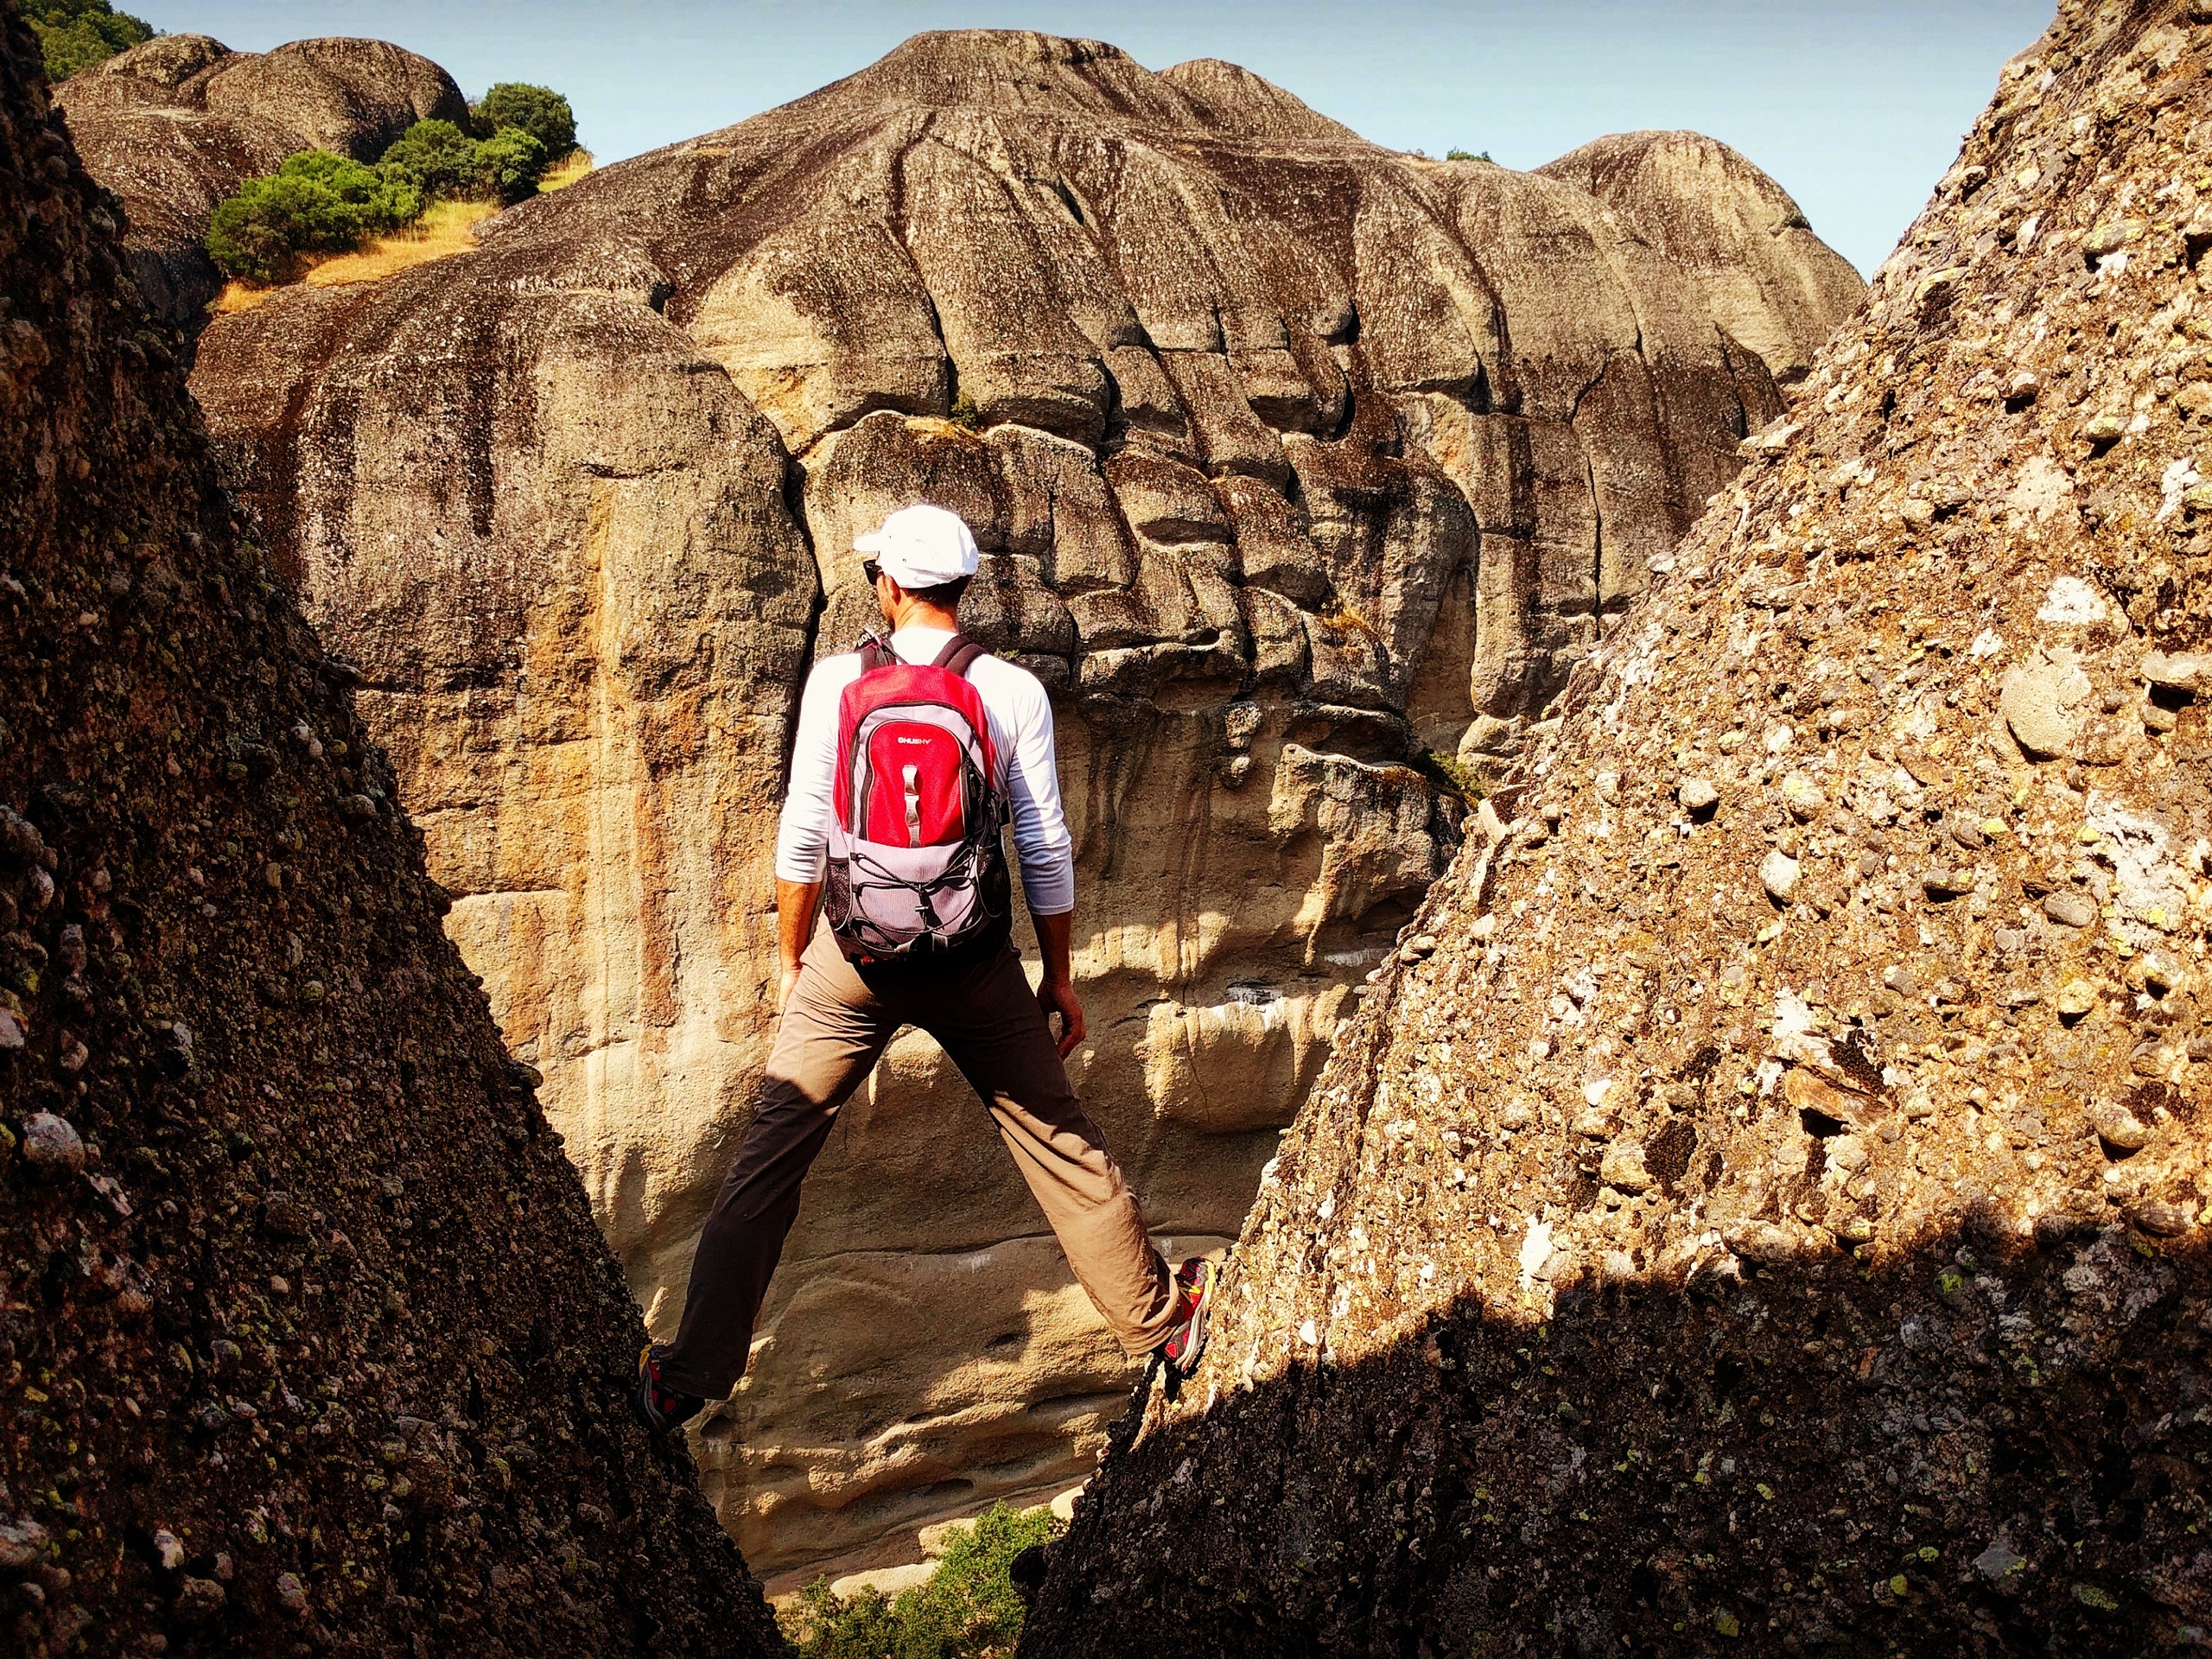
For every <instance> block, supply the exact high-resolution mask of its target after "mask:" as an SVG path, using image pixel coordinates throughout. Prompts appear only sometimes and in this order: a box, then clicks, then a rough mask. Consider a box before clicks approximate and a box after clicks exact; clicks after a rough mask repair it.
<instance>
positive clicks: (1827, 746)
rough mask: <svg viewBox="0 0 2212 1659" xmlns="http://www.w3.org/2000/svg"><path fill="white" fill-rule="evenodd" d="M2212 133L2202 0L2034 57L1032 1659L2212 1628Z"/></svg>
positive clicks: (1643, 664)
mask: <svg viewBox="0 0 2212 1659" xmlns="http://www.w3.org/2000/svg"><path fill="white" fill-rule="evenodd" d="M2208 119H2212V17H2208V14H2207V13H2206V11H2205V9H2203V8H2202V7H2194V6H2192V7H2187V8H2184V7H2182V6H2178V5H2172V4H2103V5H2091V4H2074V3H2069V4H2067V5H2065V6H2063V8H2062V9H2061V10H2060V12H2059V15H2058V18H2057V20H2056V22H2055V23H2054V24H2053V25H2052V27H2051V29H2050V31H2049V32H2048V33H2047V34H2046V35H2044V38H2043V39H2042V40H2040V41H2037V43H2036V44H2035V46H2033V47H2032V48H2031V49H2030V50H2028V51H2027V52H2025V53H2024V54H2022V55H2021V56H2020V57H2019V58H2018V59H2016V60H2014V61H2013V62H2012V63H2011V64H2009V65H2008V66H2007V67H2005V71H2004V73H2003V76H2002V79H2001V80H2000V83H1999V90H1998V95H1997V98H1996V100H1995V102H1994V103H1993V104H1992V105H1991V106H1990V108H1989V110H1988V111H1987V112H1986V114H1985V115H1984V116H1983V117H1982V118H1981V119H1980V122H1979V123H1977V124H1976V125H1975V127H1974V130H1973V131H1972V132H1971V133H1970V134H1969V136H1968V137H1967V141H1966V145H1965V149H1964V152H1963V154H1962V155H1961V156H1960V158H1959V160H1958V162H1957V164H1956V165H1955V167H1954V168H1952V169H1951V170H1950V171H1949V172H1948V174H1947V175H1945V177H1944V179H1943V180H1942V183H1941V184H1940V185H1939V186H1938V187H1937V189H1936V194H1935V197H1934V199H1933V200H1931V202H1930V203H1929V207H1928V208H1927V209H1926V211H1925V212H1924V213H1923V215H1922V217H1921V219H1920V220H1919V221H1918V223H1917V224H1916V225H1915V226H1914V227H1913V228H1912V230H1911V231H1910V232H1909V233H1908V234H1907V236H1906V237H1905V238H1904V242H1903V243H1902V244H1901V245H1899V247H1898V249H1897V252H1896V253H1895V254H1894V256H1893V257H1891V259H1890V261H1889V262H1888V263H1887V264H1885V266H1884V267H1883V269H1882V270H1881V271H1880V273H1878V276H1877V277H1876V280H1875V282H1874V283H1873V286H1872V292H1871V294H1870V296H1869V299H1868V303H1867V305H1866V308H1865V310H1864V311H1863V312H1862V313H1861V314H1860V315H1859V317H1858V319H1857V320H1856V321H1853V322H1852V323H1851V324H1850V325H1848V326H1847V327H1845V328H1844V329H1843V330H1842V331H1841V333H1840V334H1838V336H1837V337H1836V338H1835V339H1834V340H1832V341H1831V342H1830V343H1829V344H1828V345H1827V346H1826V347H1825V348H1824V349H1823V351H1822V352H1821V354H1820V357H1819V359H1818V361H1817V363H1816V365H1815V368H1814V370H1813V372H1812V373H1811V375H1810V377H1809V378H1808V380H1807V381H1806V383H1805V385H1804V386H1803V388H1802V391H1801V392H1800V393H1799V395H1798V397H1797V400H1796V404H1795V405H1794V407H1793V412H1792V419H1791V421H1790V423H1789V424H1787V425H1785V426H1783V427H1780V428H1777V429H1776V433H1775V435H1773V436H1772V437H1771V438H1770V439H1762V440H1761V441H1760V442H1758V443H1757V444H1755V445H1754V446H1753V448H1754V451H1755V453H1756V454H1758V457H1759V458H1758V460H1756V461H1754V462H1753V464H1752V465H1751V467H1750V468H1749V469H1748V471H1747V472H1746V473H1745V475H1744V476H1743V477H1742V478H1740V479H1739V480H1738V481H1737V482H1736V483H1735V484H1734V485H1733V486H1731V487H1730V488H1729V489H1727V490H1726V491H1725V492H1724V493H1722V494H1721V496H1720V499H1719V500H1717V501H1716V502H1715V503H1714V504H1713V506H1712V508H1711V510H1710V511H1709V512H1707V515H1706V516H1705V517H1704V518H1702V519H1701V520H1700V523H1699V524H1698V525H1697V526H1696V528H1695V529H1694V530H1693V531H1691V532H1690V534H1689V536H1688V538H1687V539H1686V541H1685V542H1684V543H1683V545H1682V548H1681V550H1680V551H1679V552H1678V553H1677V554H1676V555H1675V566H1676V569H1675V572H1674V573H1673V574H1672V575H1670V576H1669V577H1668V578H1667V579H1666V580H1664V581H1663V582H1661V583H1659V584H1657V585H1656V587H1655V588H1654V590H1653V591H1652V592H1651V593H1649V594H1647V595H1645V596H1644V597H1643V598H1642V599H1640V600H1638V601H1637V602H1635V603H1634V604H1632V605H1631V606H1630V607H1629V609H1628V611H1627V613H1626V615H1625V616H1624V619H1623V620H1622V621H1621V623H1620V624H1619V626H1618V627H1616V628H1614V629H1611V631H1609V632H1607V634H1606V636H1605V639H1604V640H1603V641H1602V643H1601V644H1600V645H1599V647H1598V649H1597V650H1596V651H1595V652H1593V653H1592V657H1591V658H1590V660H1589V661H1587V662H1586V663H1585V664H1582V665H1581V666H1580V667H1579V668H1578V669H1577V670H1576V671H1574V673H1573V676H1572V677H1571V678H1570V679H1569V681H1568V683H1567V689H1566V690H1565V692H1564V693H1563V694H1562V696H1560V699H1559V702H1558V704H1557V709H1558V720H1559V724H1558V727H1557V729H1556V731H1555V732H1554V733H1552V734H1547V735H1545V736H1543V737H1542V738H1541V739H1540V740H1539V741H1537V742H1535V744H1533V745H1532V746H1531V747H1530V748H1529V751H1528V753H1526V754H1524V755H1523V757H1522V759H1521V760H1520V761H1519V763H1518V765H1517V766H1516V770H1515V771H1514V772H1512V774H1511V775H1510V783H1509V787H1508V788H1505V789H1501V790H1500V791H1498V794H1499V795H1500V796H1505V797H1507V798H1510V800H1511V802H1512V803H1513V805H1512V807H1511V808H1510V810H1508V811H1505V812H1503V813H1493V814H1491V823H1489V825H1488V826H1487V833H1486V834H1485V835H1484V836H1481V837H1479V838H1475V839H1471V840H1470V842H1469V843H1468V844H1467V846H1465V848H1464V849H1462V850H1461V852H1460V853H1459V856H1458V860H1457V861H1456V863H1455V866H1454V868H1453V869H1452V872H1451V873H1450V874H1447V875H1446V878H1445V879H1444V880H1441V881H1440V883H1439V884H1438V885H1437V887H1436V888H1435V889H1434V890H1433V892H1432V893H1430V895H1429V896H1428V898H1427V900H1426V901H1425V902H1424V904H1423V906H1422V907H1421V912H1420V913H1419V915H1418V916H1417V917H1416V918H1415V920H1414V925H1415V926H1416V927H1417V928H1418V929H1419V930H1420V931H1421V932H1423V933H1424V934H1427V935H1430V936H1433V938H1434V939H1435V940H1436V941H1437V949H1436V950H1435V951H1434V952H1433V954H1431V955H1428V956H1426V957H1423V958H1421V960H1420V961H1418V962H1412V963H1393V964H1391V965H1389V966H1388V967H1386V968H1385V969H1384V972H1383V976H1382V977H1381V979H1380V980H1378V982H1377V983H1376V988H1375V990H1374V992H1373V993H1372V994H1371V995H1370V997H1369V998H1368V1000H1367V1004H1366V1007H1365V1008H1364V1009H1363V1012H1362V1014H1360V1016H1359V1017H1358V1018H1357V1020H1355V1021H1353V1022H1352V1024H1351V1027H1350V1028H1349V1029H1348V1030H1347V1031H1346V1032H1344V1033H1342V1034H1341V1035H1340V1036H1339V1039H1338V1042H1337V1044H1336V1046H1335V1048H1334V1051H1333V1052H1332V1057H1331V1058H1330V1061H1329V1063H1328V1065H1327V1066H1326V1067H1325V1069H1324V1071H1323V1073H1322V1076H1321V1078H1320V1080H1319V1083H1318V1084H1316V1086H1315V1088H1314V1090H1313V1094H1312V1096H1311V1097H1310V1098H1309V1100H1308V1102H1307V1103H1306V1108H1305V1109H1304V1111H1303V1112H1302V1113H1301V1114H1300V1118H1299V1121H1298V1122H1297V1123H1296V1124H1295V1125H1294V1127H1293V1128H1292V1129H1291V1130H1290V1131H1289V1132H1288V1133H1287V1135H1285V1136H1284V1139H1283V1142H1282V1147H1281V1155H1280V1158H1279V1160H1278V1161H1277V1163H1276V1164H1275V1165H1274V1166H1273V1168H1272V1170H1271V1171H1270V1173H1269V1174H1268V1179H1266V1180H1265V1181H1264V1182H1263V1183H1262V1191H1261V1196H1260V1198H1259V1201H1258V1203H1257V1204H1256V1205H1255V1208H1254V1211H1253V1212H1252V1215H1251V1217H1249V1220H1248V1222H1247V1223H1246V1225H1245V1227H1244V1230H1243V1235H1242V1236H1241V1237H1240V1239H1239V1241H1238V1243H1237V1245H1236V1249H1235V1250H1234V1251H1233V1252H1232V1254H1231V1256H1230V1261H1229V1262H1228V1264H1227V1267H1226V1269H1225V1274H1224V1284H1225V1289H1224V1303H1223V1306H1222V1309H1221V1311H1220V1313H1219V1314H1218V1315H1217V1323H1216V1325H1215V1329H1214V1332H1213V1335H1212V1339H1211V1344H1210V1346H1209V1348H1208V1350H1207V1353H1206V1357H1205V1363H1204V1365H1203V1367H1202V1368H1201V1370H1199V1372H1198V1375H1197V1376H1195V1377H1194V1378H1193V1379H1192V1380H1191V1381H1189V1382H1188V1383H1185V1386H1184V1387H1183V1389H1181V1391H1180V1400H1179V1402H1177V1403H1173V1404H1170V1403H1169V1402H1166V1401H1164V1400H1163V1399H1160V1398H1159V1397H1157V1396H1155V1397H1154V1399H1152V1400H1151V1401H1150V1402H1148V1403H1147V1406H1146V1408H1145V1409H1144V1411H1143V1413H1142V1414H1141V1417H1137V1418H1133V1419H1132V1420H1131V1421H1129V1422H1128V1424H1127V1425H1125V1429H1126V1433H1123V1434H1122V1435H1121V1436H1118V1437H1117V1440H1119V1441H1120V1442H1121V1443H1122V1444H1125V1445H1127V1446H1128V1448H1129V1449H1128V1450H1126V1451H1123V1452H1119V1453H1118V1454H1117V1455H1116V1457H1115V1458H1114V1459H1111V1460H1109V1463H1108V1465H1106V1467H1105V1468H1104V1469H1103V1471H1102V1472H1101V1474H1100V1476H1099V1478H1097V1479H1096V1480H1095V1481H1094V1482H1093V1483H1092V1484H1091V1485H1090V1488H1089V1489H1088V1490H1087V1491H1086V1493H1085V1495H1084V1499H1083V1501H1082V1503H1080V1504H1079V1505H1078V1506H1077V1510H1076V1520H1075V1523H1074V1526H1073V1529H1071V1532H1070V1534H1069V1535H1068V1536H1067V1538H1066V1539H1065V1541H1063V1542H1061V1543H1060V1544H1058V1545H1057V1546H1056V1547H1055V1548H1054V1549H1053V1551H1052V1556H1051V1560H1050V1562H1049V1570H1048V1572H1047V1574H1046V1580H1045V1583H1044V1585H1043V1587H1042V1589H1041V1591H1040V1592H1039V1598H1040V1599H1039V1602H1038V1604H1037V1605H1036V1607H1035V1608H1034V1610H1033V1614H1032V1617H1031V1619H1030V1622H1029V1624H1028V1626H1027V1630H1025V1633H1024V1637H1023V1651H1025V1652H1034V1653H1037V1654H1052V1655H1055V1656H1067V1655H1072V1656H1090V1655H1108V1654H1124V1653H1127V1654H1135V1653H1149V1652H1154V1651H1157V1650H1159V1649H1160V1648H1161V1647H1162V1646H1164V1645H1166V1644H1167V1643H1173V1645H1174V1646H1175V1647H1176V1648H1177V1649H1178V1650H1180V1651H1185V1652H1194V1653H1208V1654H1236V1655H1239V1656H1250V1655H1268V1654H1307V1653H1314V1652H1325V1653H1354V1652H1357V1653H1383V1652H1389V1653H1434V1654H1446V1653H1451V1654H1459V1653H1484V1654H1489V1653H1516V1652H1525V1653H1531V1654H1538V1653H1541V1654H1545V1655H1554V1654H1556V1655H1570V1654H1571V1655H1592V1656H1594V1655H1598V1654H1608V1653H1619V1652H1628V1651H1635V1652H1647V1651H1649V1652H1707V1651H1716V1650H1719V1649H1720V1648H1721V1647H1722V1646H1723V1645H1724V1644H1725V1643H1726V1642H1727V1641H1728V1640H1729V1639H1730V1638H1738V1639H1740V1640H1741V1641H1742V1643H1743V1644H1744V1645H1745V1650H1747V1651H1749V1650H1753V1649H1756V1650H1758V1651H1761V1652H1787V1653H1807V1654H1836V1655H1842V1654H1858V1653H1868V1652H1880V1651H1887V1650H1891V1649H1900V1650H1910V1651H1936V1650H1941V1651H1946V1652H1962V1653H1975V1654H1998V1653H2020V1652H2030V1651H2034V1652H2045V1651H2063V1652H2066V1653H2069V1654H2083V1655H2104V1654H2109V1655H2122V1654H2131V1655H2132V1654H2139V1653H2145V1652H2152V1651H2160V1650H2163V1649H2165V1648H2167V1647H2170V1646H2171V1647H2181V1646H2187V1645H2190V1644H2192V1643H2198V1642H2201V1641H2202V1640H2203V1637H2204V1632H2205V1630H2206V1629H2207V1628H2208V1627H2212V1554H2207V1552H2206V1550H2205V1548H2204V1544H2203V1534H2204V1531H2205V1529H2206V1527H2207V1525H2208V1524H2209V1523H2212V1515H2208V1513H2207V1503H2206V1496H2207V1495H2206V1488H2205V1483H2204V1478H2203V1469H2204V1467H2205V1465H2206V1464H2207V1462H2208V1461H2212V1419H2209V1418H2208V1414H2207V1411H2208V1395H2207V1386H2208V1385H2207V1382H2206V1377H2207V1369H2206V1361H2207V1344H2208V1341H2212V1298H2208V1294H2207V1292H2208V1273H2207V1266H2206V1259H2205V1227H2206V1224H2207V1221H2208V1219H2212V1209H2208V1202H2207V1201H2208V1199H2212V1166H2208V1155H2207V1154H2208V1147H2207V1139H2206V1137H2207V1133H2208V1129H2212V1118H2208V1116H2207V1112H2208V1109H2212V1000H2208V995H2209V994H2208V987H2207V981H2206V973H2205V963H2206V958H2207V954H2208V944H2209V943H2212V725H2208V723H2207V721H2208V713H2207V707H2206V700H2205V697H2204V696H2203V695H2202V692H2201V691H2200V690H2199V687H2198V684H2197V683H2196V681H2195V680H2194V679H2191V678H2186V677H2183V675H2181V674H2178V673H2177V672H2176V671H2175V670H2174V668H2173V666H2172V665H2173V664H2174V663H2175V662H2176V661H2177V659H2179V658H2185V657H2187V656H2189V655H2190V654H2191V653H2202V652H2203V651H2204V650H2205V649H2206V646H2207V645H2208V643H2212V493H2201V494H2200V493H2193V492H2196V491H2198V490H2199V488H2200V486H2196V484H2195V483H2194V482H2192V481H2190V480H2193V478H2194V475H2195V473H2196V467H2195V464H2194V457H2196V455H2198V454H2201V453H2202V431H2201V427H2200V423H2199V420H2198V416H2199V415H2200V414H2201V413H2202V410H2204V408H2205V407H2207V404H2206V402H2205V400H2204V399H2202V398H2199V397H2196V396H2195V395H2194V394H2193V393H2192V392H2191V391H2190V389H2191V388H2193V387H2195V386H2196V385H2198V384H2199V382H2200V381H2201V380H2202V378H2203V376H2202V369H2203V365H2204V364H2205V363H2206V361H2207V359H2206V342H2207V341H2208V340H2212V291H2209V290H2208V288H2207V283H2208V280H2212V279H2209V278H2208V276H2207V273H2206V270H2205V269H2204V268H2203V267H2202V265H2201V264H2200V256H2201V255H2202V252H2203V251H2205V249H2206V248H2207V247H2212V195H2208V194H2207V193H2208V191H2212V178H2207V177H2205V176H2203V175H2202V169H2201V168H2199V167H2198V166H2197V165H2196V162H2195V160H2194V159H2193V158H2194V156H2195V155H2196V148H2197V145H2198V143H2199V140H2200V137H2201V134H2202V130H2204V127H2205V124H2206V123H2207V121H2208ZM2122 416H2124V418H2122ZM1793 778H1796V779H1799V780H1801V781H1800V782H1799V783H1798V784H1797V785H1795V786H1793V785H1791V782H1790V780H1791V779H1793ZM1808 785H1809V791H1808ZM1816 797H1817V804H1816V800H1815V798H1816ZM1700 809H1701V810H1700ZM1600 1084H1603V1085H1604V1090H1605V1094H1604V1099H1605V1107H1606V1108H1607V1109H1608V1111H1609V1112H1610V1113H1611V1115H1612V1116H1613V1117H1614V1118H1615V1120H1616V1122H1615V1123H1613V1124H1612V1125H1610V1126H1609V1125H1608V1124H1607V1123H1605V1122H1601V1121H1599V1117H1597V1116H1592V1110H1593V1109H1592V1103H1591V1096H1592V1090H1596V1089H1598V1088H1599V1085H1600ZM1630 1143H1632V1144H1634V1145H1635V1146H1637V1147H1643V1148H1646V1149H1647V1152H1646V1155H1645V1156H1644V1157H1643V1158H1641V1159H1638V1158H1634V1157H1631V1156H1629V1155H1627V1154H1626V1153H1625V1151H1624V1152H1623V1153H1621V1154H1618V1155H1617V1154H1615V1153H1614V1152H1613V1150H1612V1149H1613V1147H1616V1146H1619V1147H1626V1146H1627V1145H1629V1144H1630ZM1662 1147H1664V1149H1665V1156H1664V1157H1663V1159H1662V1158H1661V1157H1658V1156H1653V1155H1651V1154H1653V1153H1656V1152H1657V1151H1658V1150H1659V1149H1660V1148H1662ZM1639 1172H1640V1173H1642V1174H1643V1175H1647V1176H1649V1175H1656V1176H1658V1178H1659V1179H1656V1180H1654V1181H1649V1182H1648V1183H1646V1184H1644V1185H1640V1186H1639V1185H1638V1182H1637V1179H1636V1178H1635V1177H1636V1175H1637V1173H1639ZM1616 1174H1623V1175H1628V1176H1630V1179H1625V1180H1616V1179H1612V1178H1613V1177H1614V1176H1615V1175H1616Z"/></svg>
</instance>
